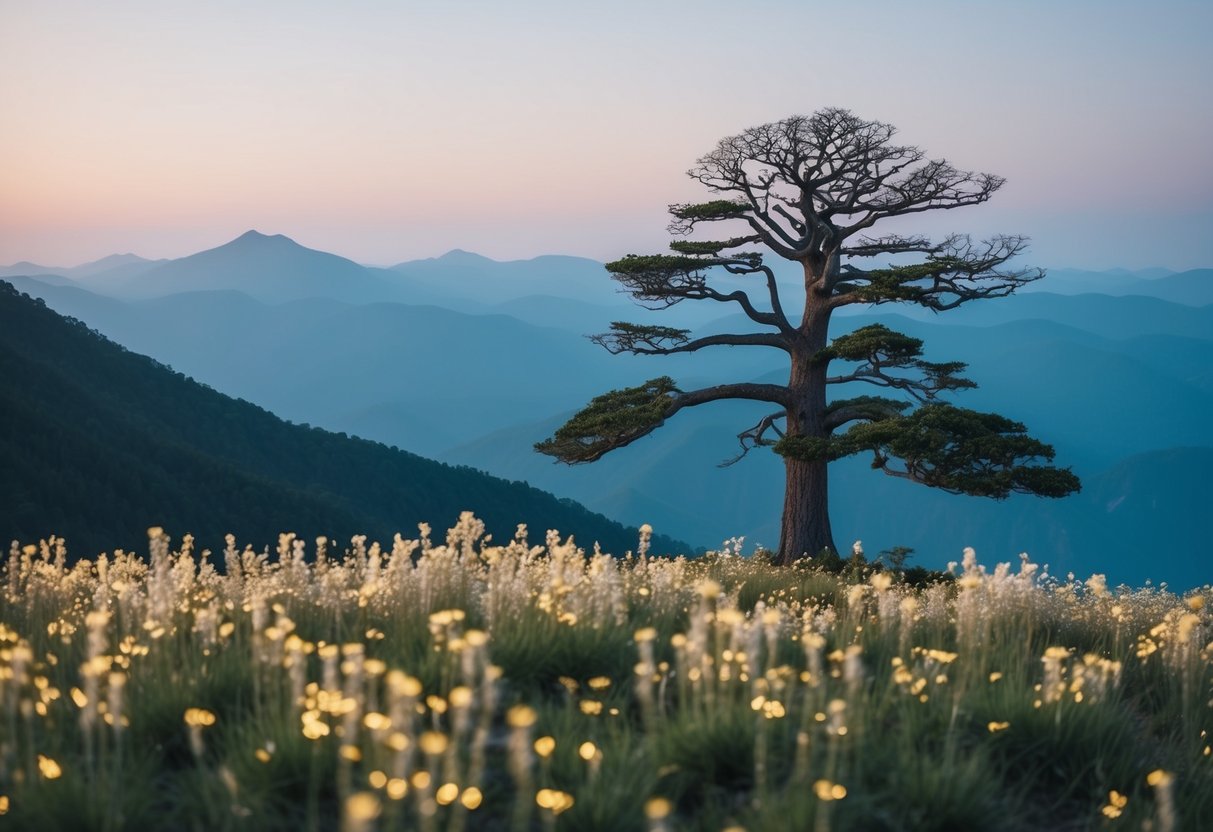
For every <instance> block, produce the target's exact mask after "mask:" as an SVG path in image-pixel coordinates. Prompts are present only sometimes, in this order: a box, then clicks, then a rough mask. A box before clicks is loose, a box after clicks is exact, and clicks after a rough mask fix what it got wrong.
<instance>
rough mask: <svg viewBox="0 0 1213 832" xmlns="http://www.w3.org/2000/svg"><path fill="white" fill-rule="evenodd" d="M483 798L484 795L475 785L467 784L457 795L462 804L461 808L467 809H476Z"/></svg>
mask: <svg viewBox="0 0 1213 832" xmlns="http://www.w3.org/2000/svg"><path fill="white" fill-rule="evenodd" d="M483 800H484V795H483V794H481V792H480V789H478V788H476V787H475V786H469V787H468V788H466V789H464V790H463V794H461V795H459V802H460V803H461V804H463V808H465V809H467V810H468V811H474V810H476V809H478V808H479V807H480V804H481V802H482V801H483Z"/></svg>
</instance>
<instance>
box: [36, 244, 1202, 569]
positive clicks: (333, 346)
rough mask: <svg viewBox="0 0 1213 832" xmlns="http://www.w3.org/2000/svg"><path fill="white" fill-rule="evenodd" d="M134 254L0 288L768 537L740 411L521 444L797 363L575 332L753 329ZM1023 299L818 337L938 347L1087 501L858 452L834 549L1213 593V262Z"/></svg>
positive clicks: (544, 275)
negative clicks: (998, 487) (659, 353)
mask: <svg viewBox="0 0 1213 832" xmlns="http://www.w3.org/2000/svg"><path fill="white" fill-rule="evenodd" d="M146 265H147V261H144V263H143V264H140V263H138V262H134V261H132V262H130V263H129V264H128V267H129V268H131V269H134V270H135V273H133V274H126V275H123V274H122V272H121V269H122V266H121V265H119V266H117V267H116V268H117V269H118V271H114V270H108V271H102V272H97V273H95V274H94V275H93V276H92V277H90V276H88V275H83V276H73V277H70V279H69V278H68V276H66V275H60V276H58V277H48V276H46V275H37V276H33V277H15V278H13V282H14V283H15V284H16V285H18V286H19V287H20V288H22V290H23V291H28V292H30V293H31V294H34V295H37V296H39V297H42V298H44V299H45V301H46V302H47V303H48V304H49V305H50V306H51V307H52V308H54V309H56V310H58V311H61V312H63V313H65V314H69V315H72V316H74V317H77V318H80V319H81V320H84V321H86V322H87V323H88V324H89V325H90V326H92V327H95V328H96V329H98V330H99V331H101V332H102V333H104V334H105V335H107V336H109V337H110V338H112V339H114V340H116V341H118V342H119V343H122V344H124V345H125V346H127V347H129V348H131V349H133V350H136V351H138V352H144V353H147V354H149V355H153V356H155V357H156V358H157V359H159V360H161V361H164V362H166V363H168V364H170V365H172V366H173V367H174V368H175V369H177V370H179V371H182V372H185V373H187V374H189V375H191V376H194V377H196V378H198V379H199V380H201V381H204V382H205V383H207V384H210V385H212V386H214V387H215V388H216V389H219V390H222V391H224V392H226V393H230V394H233V395H237V396H240V397H243V398H246V399H249V400H250V401H253V402H255V403H257V404H258V405H261V406H262V407H267V408H269V409H270V410H272V411H274V412H275V413H278V414H279V415H281V416H285V417H286V418H289V419H292V420H294V421H298V422H307V423H311V424H315V425H320V426H322V427H325V428H328V429H331V430H339V431H344V432H348V433H352V434H356V435H359V436H363V437H367V438H370V439H375V440H378V441H382V442H386V443H388V444H391V445H397V446H399V447H402V448H408V449H409V450H410V451H414V452H418V453H423V454H425V455H427V456H432V457H437V458H440V459H443V460H446V461H449V462H454V463H458V464H462V465H471V466H475V467H477V468H481V469H484V470H487V471H490V472H491V473H494V474H497V475H500V476H504V477H507V478H510V479H523V480H526V481H529V482H531V483H533V484H535V485H537V486H540V487H542V488H544V489H546V490H550V491H553V492H555V493H558V494H561V495H564V496H567V497H572V498H575V499H578V500H581V501H582V502H584V503H585V504H586V505H588V506H589V507H591V508H592V509H594V510H596V511H601V512H603V513H605V514H607V515H608V516H611V517H613V518H615V519H617V520H620V521H625V522H628V523H631V524H633V525H635V524H639V523H642V522H650V523H653V524H654V525H655V526H656V527H657V528H658V529H659V530H662V531H664V532H666V533H668V534H671V535H673V536H675V537H679V538H682V539H685V540H688V541H690V542H691V543H692V544H693V545H695V546H709V547H714V546H718V545H719V544H720V542H721V541H722V540H723V539H725V538H727V537H732V536H734V535H745V536H746V537H747V538H748V539H749V540H750V541H751V543H753V542H761V543H765V544H767V545H774V543H775V542H776V540H777V537H778V525H777V524H778V515H779V509H780V505H781V493H780V492H781V489H782V482H783V478H782V473H781V470H780V467H781V464H780V461H779V459H778V458H776V457H774V456H773V455H771V454H770V453H769V452H756V453H754V454H751V455H750V457H747V458H746V459H745V460H743V461H742V462H740V463H739V464H738V465H736V466H733V467H732V468H728V469H723V470H722V469H719V468H717V467H716V464H717V463H718V462H720V461H721V460H722V459H725V458H727V457H729V456H731V455H732V454H733V452H734V450H735V446H736V439H735V434H736V433H737V432H738V431H740V430H742V429H743V428H745V427H748V426H749V425H750V424H752V423H753V422H754V421H756V420H757V418H758V416H759V415H761V413H757V414H756V413H755V412H754V411H753V409H752V408H747V406H746V405H745V404H744V403H727V404H724V403H722V404H718V405H713V406H710V407H707V408H703V409H701V410H699V411H692V412H688V413H682V414H679V416H678V417H677V418H676V419H674V420H672V421H671V422H670V423H669V424H668V425H666V426H665V427H663V428H662V429H661V430H659V431H657V432H656V433H654V434H653V435H652V436H650V437H648V438H646V439H644V440H642V441H641V442H639V443H637V444H636V445H635V446H633V447H630V448H626V449H623V450H620V451H617V452H615V453H612V454H611V455H609V456H608V457H607V458H606V459H604V460H602V461H600V462H598V463H595V464H593V465H590V466H581V467H576V468H572V469H570V468H567V467H565V466H558V465H553V464H552V463H551V462H550V461H549V460H548V459H547V458H546V457H541V456H538V455H537V454H535V453H534V452H533V451H532V449H531V445H532V444H533V443H534V442H535V441H536V440H538V439H541V438H544V437H545V436H547V435H549V434H550V432H551V430H553V429H554V428H555V427H556V426H558V425H559V424H560V423H561V421H562V420H563V418H566V417H567V416H568V415H569V413H570V412H572V411H573V410H574V409H576V408H578V407H580V406H581V405H583V404H584V403H585V402H586V401H587V400H588V399H589V398H590V397H591V396H593V395H595V394H597V393H599V392H603V391H605V390H607V389H610V388H615V387H619V386H623V385H627V384H635V383H638V382H639V381H641V380H643V379H646V378H651V377H653V376H656V375H663V374H668V375H672V376H674V377H675V378H676V379H678V380H679V382H680V383H681V384H683V385H684V386H686V387H690V386H698V385H702V384H713V383H720V382H723V381H736V380H752V379H764V378H766V379H779V378H780V377H781V375H782V374H784V373H786V368H785V367H783V366H782V365H781V362H780V360H779V357H778V356H775V357H772V356H770V355H767V354H765V353H766V352H767V351H765V350H750V349H747V348H743V347H742V348H731V349H721V350H718V351H716V352H711V351H705V352H704V353H701V354H698V355H694V356H676V357H665V358H641V357H622V356H610V355H608V354H606V353H605V352H604V351H602V350H600V349H598V348H597V347H595V346H593V345H592V344H590V343H589V342H587V341H586V339H585V338H584V337H583V336H584V335H585V334H586V333H588V332H596V331H602V330H604V329H605V328H606V326H607V325H608V324H609V322H610V321H612V320H633V321H637V320H639V321H648V322H654V323H665V324H669V325H676V326H687V327H693V328H695V329H696V331H697V332H702V333H706V332H712V331H728V330H735V329H736V328H738V327H744V326H747V325H748V320H747V319H744V318H743V317H741V316H739V315H733V314H731V312H732V309H733V307H731V306H729V305H723V304H712V303H710V302H701V303H697V304H696V303H682V304H679V305H678V306H676V307H673V308H671V309H669V310H663V311H660V312H651V311H648V310H644V309H641V308H639V307H637V306H635V305H634V304H630V303H629V299H628V298H627V297H626V296H623V295H620V294H619V293H618V292H617V291H616V285H615V284H614V283H613V281H610V280H609V278H608V276H607V275H606V274H605V272H604V271H603V270H602V266H601V264H599V263H596V262H594V261H590V260H583V259H579V258H569V257H541V258H536V259H535V260H529V261H518V262H511V263H499V262H496V261H493V260H489V259H488V258H484V257H480V256H479V255H475V254H470V253H468V252H460V251H456V252H451V253H449V254H447V255H444V256H443V257H439V258H433V259H430V260H421V261H413V262H409V263H401V264H398V265H396V266H392V267H390V268H387V269H375V268H367V267H363V266H360V265H358V264H356V263H353V262H352V261H349V260H345V259H344V258H339V257H335V256H333V255H329V254H326V253H324V252H317V251H313V250H310V249H307V248H304V247H302V246H299V245H297V244H295V243H294V242H292V241H290V240H289V239H287V238H285V237H281V236H274V237H269V236H266V235H261V234H257V233H256V232H250V233H249V234H245V235H243V236H242V237H240V238H238V239H237V240H234V241H232V242H231V243H228V244H227V245H224V246H220V247H219V248H216V249H212V250H210V251H207V252H201V253H200V254H197V255H193V256H191V257H187V258H182V259H181V260H175V261H169V262H161V263H157V264H155V265H154V266H153V267H150V268H145V267H146ZM781 279H783V280H784V281H785V282H788V283H789V284H790V283H792V282H793V281H794V280H795V275H793V274H781ZM752 285H753V284H752V282H751V283H746V282H745V281H743V280H733V281H732V282H731V283H730V288H733V287H741V288H746V287H747V286H748V287H751V288H752ZM1029 288H1030V289H1031V291H1024V292H1022V293H1020V294H1018V295H1015V296H1012V297H1010V298H1005V299H999V300H991V301H984V302H979V303H972V304H968V305H966V306H964V307H961V308H960V309H957V310H954V311H952V312H949V313H946V314H943V315H935V314H933V313H929V312H924V311H922V310H917V309H915V308H910V307H903V306H900V305H895V304H890V305H888V306H881V307H875V308H866V309H864V308H857V309H855V310H853V311H852V310H847V314H846V315H840V316H838V317H837V318H836V320H835V331H834V332H833V334H834V335H838V334H841V333H842V332H845V331H848V330H850V329H853V328H855V327H858V326H861V325H863V324H865V323H871V322H875V321H879V322H882V323H885V324H887V325H889V326H892V327H893V328H895V329H900V330H902V331H905V332H907V333H909V334H912V335H914V336H916V337H920V338H923V339H924V341H925V344H926V349H927V354H928V357H929V358H932V359H934V360H952V359H957V360H963V361H967V362H969V363H970V364H971V372H970V375H971V376H972V378H973V379H974V380H976V381H977V382H978V383H979V384H980V385H981V387H980V388H979V389H978V390H976V391H970V392H967V393H965V394H963V395H961V396H960V397H958V398H957V400H956V401H957V403H958V404H962V405H965V406H969V407H976V408H981V409H990V410H996V411H999V412H1003V413H1006V414H1007V415H1009V416H1012V417H1014V418H1017V419H1022V420H1023V421H1025V422H1026V423H1027V424H1028V426H1029V428H1030V430H1031V431H1032V433H1033V434H1034V435H1036V436H1039V437H1040V438H1042V439H1044V440H1045V441H1048V442H1051V443H1053V444H1054V445H1055V446H1056V448H1057V452H1058V459H1057V461H1058V463H1060V464H1062V465H1072V466H1074V467H1075V469H1076V471H1077V472H1078V473H1079V474H1080V475H1081V476H1082V477H1083V479H1084V484H1085V488H1084V491H1083V493H1082V494H1081V495H1078V496H1076V497H1072V498H1069V499H1066V500H1062V501H1046V500H1039V499H1034V498H1022V499H1020V498H1015V499H1011V500H1008V501H1005V502H990V501H982V500H977V499H971V498H959V497H953V496H950V495H945V494H941V493H939V492H935V491H931V490H929V489H925V488H921V487H915V486H912V485H909V484H907V483H904V482H900V481H894V480H891V479H889V478H885V477H882V476H881V475H879V474H876V473H873V472H871V471H869V470H867V466H866V463H864V462H862V461H859V460H853V461H847V462H843V463H839V464H837V465H836V466H835V468H834V469H833V474H832V511H833V516H834V526H835V530H836V532H837V535H838V542H839V544H840V545H845V544H846V543H847V542H848V541H849V540H850V539H854V538H862V539H863V540H864V541H865V547H866V548H867V549H868V551H869V552H870V553H873V552H876V551H879V550H880V549H882V548H887V547H889V546H893V545H910V546H914V547H915V548H916V549H917V550H918V551H919V553H920V554H919V559H920V560H919V562H921V563H923V564H925V565H928V566H941V565H943V564H944V563H945V562H947V561H948V560H953V559H956V558H957V557H958V554H959V552H960V550H961V549H962V548H963V547H964V546H966V545H974V546H976V547H977V548H978V549H979V552H981V553H983V554H984V555H985V556H986V557H987V558H988V559H991V560H992V559H995V558H997V559H1003V560H1005V559H1007V558H1012V557H1014V556H1015V555H1017V554H1018V552H1020V551H1023V550H1027V551H1029V553H1030V554H1031V555H1033V556H1034V557H1036V558H1038V559H1039V560H1042V561H1048V562H1050V563H1052V564H1053V566H1054V571H1055V572H1056V571H1058V570H1062V571H1066V570H1069V569H1073V570H1074V571H1076V572H1079V573H1089V572H1093V571H1103V572H1107V573H1108V574H1109V578H1110V579H1111V580H1113V581H1117V580H1125V581H1135V582H1141V581H1143V580H1145V579H1146V578H1153V579H1154V580H1156V581H1157V580H1169V581H1171V582H1172V583H1176V584H1178V583H1204V582H1208V581H1210V580H1213V549H1211V548H1210V543H1209V541H1210V540H1213V534H1211V533H1213V520H1210V519H1208V517H1207V515H1208V514H1209V513H1208V512H1207V511H1193V512H1191V513H1188V514H1185V513H1184V512H1183V511H1180V510H1179V508H1177V507H1183V506H1187V505H1189V504H1190V503H1192V501H1194V500H1196V501H1199V500H1202V499H1203V500H1205V501H1206V503H1208V504H1213V491H1211V490H1210V486H1209V485H1208V484H1206V481H1205V479H1204V478H1202V477H1201V476H1199V475H1198V474H1197V473H1196V472H1199V471H1200V470H1201V468H1200V467H1198V466H1197V467H1185V464H1187V465H1192V461H1193V460H1197V461H1203V460H1205V458H1206V456H1207V455H1208V454H1209V453H1210V448H1211V447H1213V438H1211V437H1210V435H1209V429H1208V425H1209V424H1211V423H1213V305H1210V303H1211V299H1213V270H1207V269H1205V270H1194V271H1189V272H1183V273H1168V272H1165V270H1147V271H1145V272H1137V273H1131V272H1125V271H1110V272H1097V273H1093V272H1078V271H1074V270H1059V271H1057V272H1054V273H1053V274H1050V276H1049V277H1047V278H1046V279H1044V280H1042V281H1040V282H1038V283H1035V284H1032V285H1031V286H1030V287H1029ZM1092 289H1095V290H1098V293H1092V292H1091V291H1090V290H1092ZM761 296H762V293H761V292H759V293H756V295H755V297H756V299H757V300H761ZM855 392H856V393H863V392H871V391H870V389H859V390H857V391H855ZM840 395H843V393H842V392H840ZM1185 461H1186V463H1185ZM874 505H876V506H879V507H880V508H879V510H876V511H873V509H872V507H873V506H874ZM1185 518H1186V519H1185ZM1143 550H1148V551H1150V552H1151V555H1150V557H1148V558H1143V557H1142V554H1141V553H1142V551H1143ZM1160 553H1165V554H1160ZM1178 553H1182V555H1181V554H1178Z"/></svg>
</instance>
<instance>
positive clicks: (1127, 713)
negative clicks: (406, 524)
mask: <svg viewBox="0 0 1213 832" xmlns="http://www.w3.org/2000/svg"><path fill="white" fill-rule="evenodd" d="M481 531H482V527H481V526H480V525H479V524H478V523H477V522H476V521H475V519H474V518H472V517H471V516H470V515H468V516H465V517H464V518H463V519H462V520H461V522H460V524H459V525H458V526H457V527H456V528H454V529H452V530H451V531H450V532H449V533H448V535H447V538H446V543H445V544H436V543H433V542H431V541H430V540H429V539H428V538H429V535H428V530H423V534H422V535H421V536H420V537H419V538H418V539H417V540H402V539H397V540H396V541H394V542H393V546H392V548H391V549H390V550H387V549H381V548H380V547H379V546H377V545H374V544H368V543H367V542H366V541H364V540H360V539H356V540H354V541H352V542H351V545H350V547H349V549H348V550H347V551H345V552H344V553H343V554H342V556H341V557H339V558H338V557H336V556H335V555H334V552H333V549H332V547H331V545H329V544H328V543H327V542H325V544H323V545H320V546H318V547H316V548H315V549H314V550H313V552H312V554H311V555H310V556H309V557H308V558H306V559H305V558H304V557H302V554H303V550H302V547H301V546H299V545H297V543H298V542H297V541H294V540H293V539H292V538H290V537H289V536H287V537H284V539H283V541H282V544H281V545H280V547H279V552H278V553H277V555H276V556H275V555H266V554H257V553H254V552H251V551H247V550H246V551H239V550H238V549H237V548H236V547H235V546H234V545H229V547H228V550H227V551H226V552H224V553H221V554H220V555H219V557H220V558H221V559H222V561H223V565H224V568H223V569H217V568H216V567H215V566H214V565H213V562H214V561H215V559H216V558H214V557H204V556H202V555H200V554H198V553H195V552H194V551H192V549H191V547H190V546H188V545H185V546H183V547H180V548H179V549H178V550H175V551H174V550H172V549H171V548H170V546H169V541H168V538H167V537H165V536H164V534H163V533H162V532H161V531H160V530H159V529H152V530H150V534H151V536H150V538H149V553H148V555H147V556H146V557H138V556H135V555H132V554H129V553H115V554H113V555H108V556H102V557H99V558H98V559H96V560H93V561H78V562H75V563H69V561H68V559H67V556H66V551H65V550H64V548H63V544H62V541H58V540H53V539H52V540H49V541H45V542H43V543H41V544H40V545H38V546H32V547H26V548H24V549H21V548H15V549H14V550H13V551H12V552H10V553H9V555H8V557H7V558H6V559H5V560H4V561H3V565H2V568H0V826H2V827H3V828H5V829H18V830H19V829H31V830H33V829H51V828H72V829H80V830H121V829H134V828H138V829H141V830H176V829H186V830H189V829H200V830H201V829H206V830H211V829H230V830H245V829H249V830H252V829H257V830H263V829H269V830H273V829H283V830H287V829H290V830H295V829H303V830H327V829H334V828H341V829H346V830H371V829H419V830H423V832H428V831H429V830H433V831H434V832H462V830H532V829H533V830H551V829H556V830H559V829H570V830H574V829H575V830H638V832H645V831H646V830H647V832H656V830H673V829H689V830H725V829H731V830H736V829H745V830H750V832H754V831H755V830H785V829H789V828H795V829H811V830H814V831H815V832H825V830H847V829H864V830H908V829H913V830H920V829H921V830H928V829H929V830H973V829H994V830H1028V829H1042V828H1048V829H1059V830H1081V829H1101V830H1102V829H1117V828H1120V829H1126V830H1127V829H1140V828H1143V825H1148V826H1149V827H1150V828H1152V829H1154V830H1163V831H1164V832H1165V831H1166V830H1181V829H1202V828H1205V826H1204V824H1205V823H1206V822H1207V819H1208V818H1209V817H1213V759H1211V755H1213V751H1211V749H1210V738H1209V732H1210V731H1213V708H1211V705H1210V701H1211V699H1213V669H1211V652H1213V644H1211V643H1210V638H1211V637H1213V621H1211V619H1210V615H1209V608H1208V606H1207V602H1208V601H1210V600H1213V596H1211V594H1210V590H1209V589H1208V588H1207V587H1206V588H1205V589H1203V590H1194V591H1192V592H1190V593H1187V594H1186V595H1182V596H1181V595H1176V594H1174V593H1171V592H1169V591H1165V590H1160V589H1153V588H1147V589H1139V590H1133V589H1129V588H1123V587H1122V588H1119V589H1109V588H1108V587H1106V586H1105V585H1104V582H1103V581H1102V580H1101V579H1099V578H1098V577H1095V578H1092V579H1091V580H1089V581H1087V582H1085V583H1077V582H1074V581H1070V582H1067V583H1058V582H1055V581H1053V580H1051V579H1048V578H1044V577H1042V576H1040V575H1039V574H1038V573H1037V572H1036V570H1035V567H1034V566H1033V565H1032V564H1029V563H1023V564H1020V565H1019V566H1018V568H1017V569H1015V570H1012V569H1011V568H1009V567H1007V566H1000V567H998V568H996V569H993V570H986V569H984V568H982V567H981V566H979V565H978V564H977V563H976V560H975V558H974V557H972V556H970V557H967V558H966V560H965V563H964V565H963V567H961V569H960V570H958V572H957V574H956V575H955V576H954V577H953V578H950V579H949V580H937V581H934V582H932V581H927V580H923V576H922V575H916V576H913V577H914V580H913V581H912V582H911V581H907V580H905V579H904V578H903V576H902V574H901V573H899V572H895V571H888V570H880V569H877V568H874V567H865V568H856V565H855V564H849V563H848V564H847V565H846V569H845V571H843V572H842V573H834V572H830V571H826V570H823V569H819V568H815V567H814V566H813V564H811V563H805V564H799V565H797V566H794V567H790V568H779V567H776V566H773V565H771V564H770V563H769V562H767V561H766V560H765V559H760V558H753V559H747V558H743V557H739V556H737V554H736V553H735V552H722V553H717V554H714V555H710V556H708V557H705V558H701V559H697V560H687V559H669V560H666V559H652V558H648V557H646V556H645V555H644V554H643V552H644V549H645V541H643V540H642V541H641V545H640V547H639V549H638V551H639V552H641V554H640V555H639V556H637V555H628V556H626V557H624V558H621V559H615V558H611V557H608V556H606V555H598V554H588V555H587V554H586V553H585V552H583V551H581V550H578V549H577V548H575V547H574V546H572V545H571V544H569V543H567V542H562V541H561V540H560V538H559V537H557V536H554V535H549V536H548V537H547V539H546V541H545V544H544V545H542V546H532V545H530V544H529V543H528V542H527V541H526V539H525V535H524V534H522V533H520V535H519V537H518V538H517V539H516V540H514V541H512V542H510V543H509V544H508V545H506V546H492V545H488V544H487V543H486V542H484V541H483V540H482V539H481Z"/></svg>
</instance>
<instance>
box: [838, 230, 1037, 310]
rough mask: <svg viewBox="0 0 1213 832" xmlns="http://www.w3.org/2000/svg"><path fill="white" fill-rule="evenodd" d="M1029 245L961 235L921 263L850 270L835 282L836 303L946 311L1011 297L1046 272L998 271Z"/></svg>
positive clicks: (1003, 238) (1015, 239) (1004, 238)
mask: <svg viewBox="0 0 1213 832" xmlns="http://www.w3.org/2000/svg"><path fill="white" fill-rule="evenodd" d="M1027 243H1028V240H1027V238H1026V237H1021V236H1018V235H999V236H996V237H992V238H991V239H989V240H984V241H982V242H981V243H974V242H973V241H972V240H971V239H970V238H969V237H968V235H964V234H957V235H953V236H951V237H949V238H948V239H947V240H945V241H944V242H942V243H940V244H939V245H938V246H936V247H935V250H934V251H932V252H931V253H930V254H929V256H928V257H927V259H926V260H925V261H924V262H922V263H916V264H914V265H909V266H890V267H888V268H883V269H870V270H867V271H863V270H860V269H857V268H854V267H852V266H847V267H845V268H844V270H843V271H841V272H840V274H839V276H838V279H837V280H836V281H834V286H833V287H832V288H833V289H834V291H835V294H834V295H833V297H832V299H831V304H832V305H833V306H835V307H837V306H844V305H847V304H852V303H873V304H878V303H891V302H899V301H907V302H910V303H917V304H918V305H920V306H923V307H926V308H927V309H933V310H935V311H936V312H942V311H944V310H947V309H955V308H956V307H957V306H959V305H960V304H962V303H967V302H968V301H971V300H980V299H982V298H993V297H1006V296H1007V295H1009V294H1011V293H1012V292H1014V291H1015V290H1016V289H1018V288H1019V287H1021V286H1024V285H1026V284H1028V283H1031V282H1032V281H1034V280H1039V279H1040V278H1042V277H1044V274H1045V273H1044V270H1042V269H1022V270H1019V271H1013V270H1004V269H1000V268H998V267H999V266H1001V265H1002V264H1003V263H1005V262H1006V261H1008V260H1010V259H1011V258H1012V257H1014V256H1016V255H1017V254H1019V253H1020V252H1022V251H1023V250H1024V249H1025V248H1026V247H1027Z"/></svg>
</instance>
